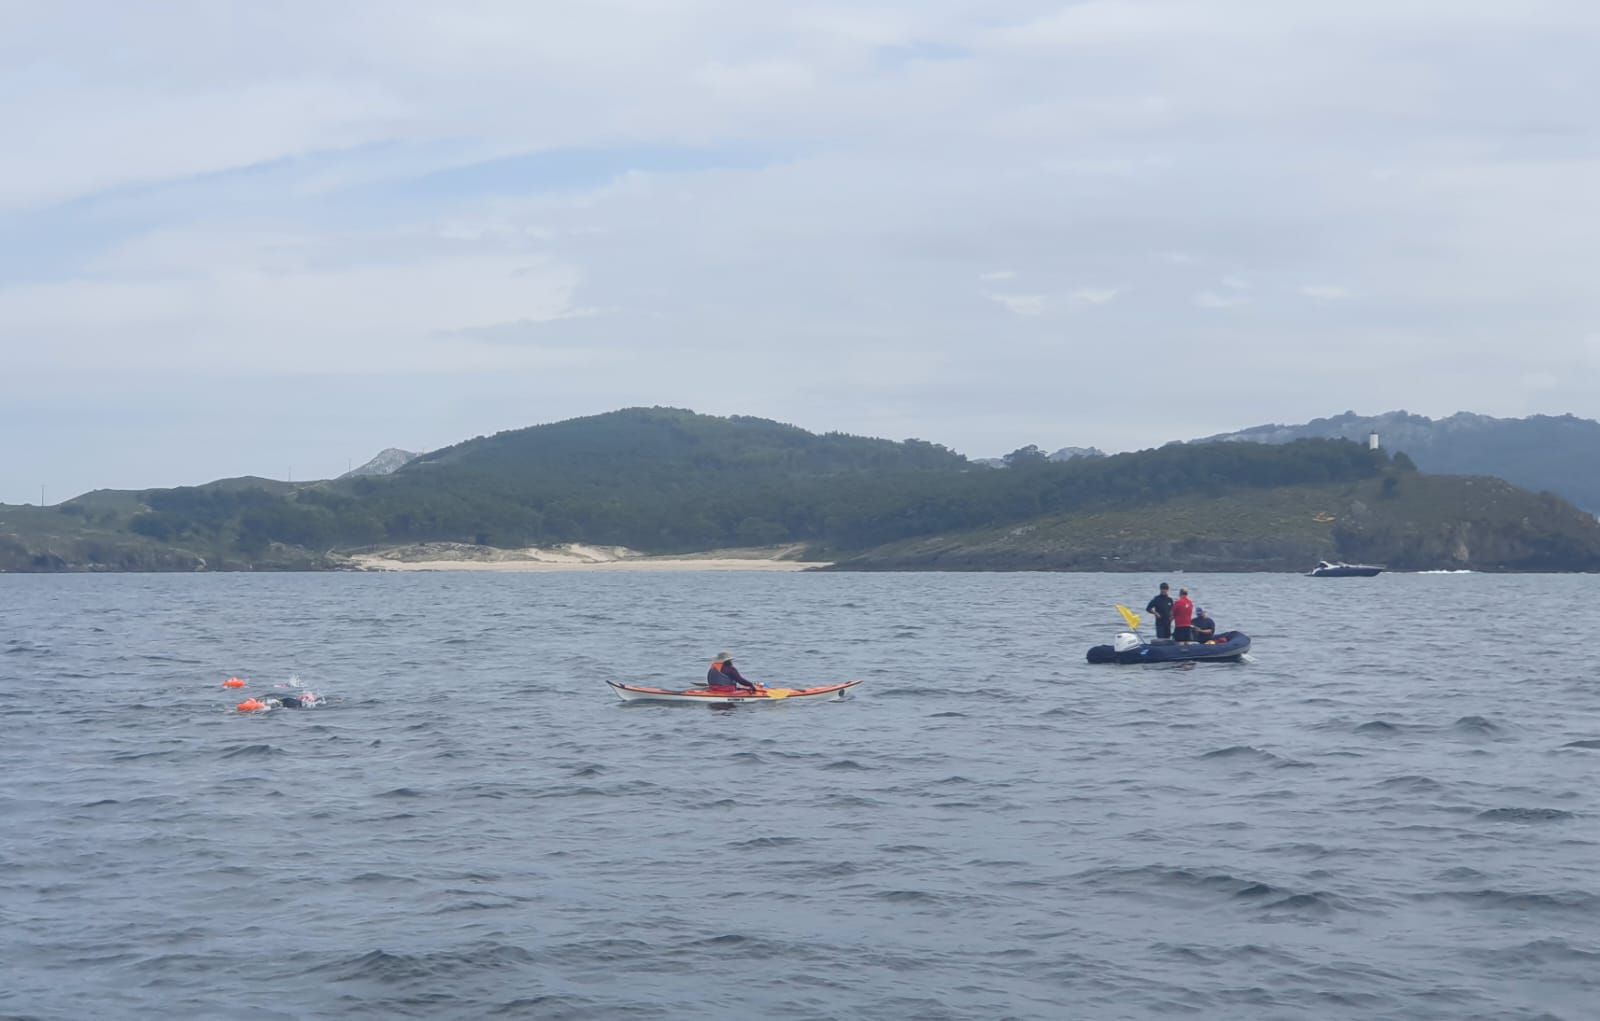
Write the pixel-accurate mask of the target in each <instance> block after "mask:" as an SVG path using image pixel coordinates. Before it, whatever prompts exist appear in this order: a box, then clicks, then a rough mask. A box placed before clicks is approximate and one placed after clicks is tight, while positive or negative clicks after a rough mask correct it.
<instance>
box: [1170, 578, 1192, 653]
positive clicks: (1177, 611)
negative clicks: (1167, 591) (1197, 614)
mask: <svg viewBox="0 0 1600 1021" xmlns="http://www.w3.org/2000/svg"><path fill="white" fill-rule="evenodd" d="M1172 637H1173V639H1174V640H1176V641H1180V642H1192V641H1194V602H1193V601H1191V600H1190V599H1189V590H1188V589H1186V588H1181V589H1179V590H1178V601H1177V602H1175V603H1173V604H1172Z"/></svg>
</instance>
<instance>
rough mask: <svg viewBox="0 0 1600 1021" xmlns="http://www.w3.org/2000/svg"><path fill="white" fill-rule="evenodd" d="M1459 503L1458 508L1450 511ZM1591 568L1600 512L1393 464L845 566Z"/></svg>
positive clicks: (915, 543) (1599, 553)
mask: <svg viewBox="0 0 1600 1021" xmlns="http://www.w3.org/2000/svg"><path fill="white" fill-rule="evenodd" d="M1462 508H1470V511H1463V510H1462ZM1319 559H1362V560H1373V561H1377V562H1380V563H1387V564H1388V565H1389V566H1391V567H1394V568H1398V569H1410V570H1418V569H1429V568H1472V569H1476V570H1600V523H1597V522H1596V521H1595V520H1594V519H1593V518H1592V517H1590V516H1588V515H1586V514H1583V513H1581V512H1578V511H1576V510H1574V509H1573V508H1572V507H1570V506H1569V505H1567V504H1565V503H1563V502H1560V501H1556V500H1551V499H1550V498H1548V497H1542V496H1538V495H1535V494H1532V493H1528V492H1526V491H1523V490H1518V489H1516V488H1515V487H1513V486H1510V485H1508V484H1506V483H1504V482H1501V481H1500V480H1498V479H1488V478H1471V477H1460V476H1429V475H1412V474H1402V475H1399V476H1398V477H1397V478H1396V482H1395V484H1394V485H1393V487H1392V489H1391V490H1389V491H1388V492H1387V493H1386V491H1385V488H1384V483H1383V480H1382V479H1372V480H1368V481H1364V482H1359V483H1354V484H1337V485H1320V486H1292V487H1284V488H1280V489H1272V490H1252V491H1241V492H1235V493H1230V494H1227V495H1223V496H1216V497H1209V498H1200V499H1182V500H1172V501H1164V502H1160V503H1155V504H1150V505H1145V506H1140V507H1134V508H1121V509H1112V510H1100V511H1093V512H1089V513H1082V514H1072V515H1062V516H1055V517H1045V518H1039V519H1037V520H1034V521H1031V522H1027V523H1024V524H1021V525H1014V526H1010V527H1005V528H989V529H979V530H976V531H972V532H964V533H959V534H951V535H943V536H933V537H928V538H922V539H913V540H908V541H905V542H900V543H893V544H890V545H888V546H883V547H880V548H878V549H875V550H870V551H868V552H866V553H864V554H861V555H859V556H857V557H853V558H849V559H846V560H844V561H842V562H841V563H840V565H839V566H840V567H842V568H845V569H854V570H918V569H921V570H940V569H942V570H1068V571H1070V570H1079V571H1097V570H1098V571H1144V570H1178V569H1182V570H1191V571H1203V570H1217V571H1241V570H1261V571H1286V570H1305V569H1307V568H1309V567H1310V566H1311V565H1313V564H1314V563H1316V561H1317V560H1319Z"/></svg>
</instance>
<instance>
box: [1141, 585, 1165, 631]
mask: <svg viewBox="0 0 1600 1021" xmlns="http://www.w3.org/2000/svg"><path fill="white" fill-rule="evenodd" d="M1144 612H1145V613H1148V614H1150V615H1152V616H1154V617H1155V619H1156V637H1157V638H1171V637H1172V597H1171V596H1169V595H1167V583H1166V582H1162V583H1161V591H1160V592H1158V593H1157V594H1156V596H1155V598H1154V599H1152V600H1150V601H1149V602H1148V603H1146V604H1145V605H1144Z"/></svg>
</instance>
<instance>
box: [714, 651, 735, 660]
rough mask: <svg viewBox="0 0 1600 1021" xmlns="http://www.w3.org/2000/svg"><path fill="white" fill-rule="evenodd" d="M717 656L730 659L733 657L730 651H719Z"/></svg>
mask: <svg viewBox="0 0 1600 1021" xmlns="http://www.w3.org/2000/svg"><path fill="white" fill-rule="evenodd" d="M717 658H718V659H732V658H733V653H731V652H719V653H717Z"/></svg>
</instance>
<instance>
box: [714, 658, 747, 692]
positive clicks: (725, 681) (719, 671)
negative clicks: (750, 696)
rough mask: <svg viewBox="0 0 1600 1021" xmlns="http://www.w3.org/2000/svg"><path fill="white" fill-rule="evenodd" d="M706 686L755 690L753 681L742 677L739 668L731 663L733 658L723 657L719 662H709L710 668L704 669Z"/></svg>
mask: <svg viewBox="0 0 1600 1021" xmlns="http://www.w3.org/2000/svg"><path fill="white" fill-rule="evenodd" d="M706 686H707V687H708V688H732V687H740V688H749V689H750V690H751V691H755V690H756V686H755V683H754V682H752V681H747V680H745V679H744V675H743V674H741V673H739V668H738V667H736V666H734V665H733V660H731V659H725V660H723V661H722V662H721V663H713V664H711V669H710V670H707V671H706Z"/></svg>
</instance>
